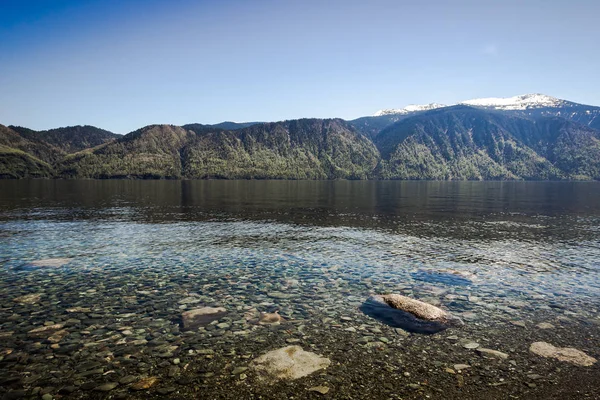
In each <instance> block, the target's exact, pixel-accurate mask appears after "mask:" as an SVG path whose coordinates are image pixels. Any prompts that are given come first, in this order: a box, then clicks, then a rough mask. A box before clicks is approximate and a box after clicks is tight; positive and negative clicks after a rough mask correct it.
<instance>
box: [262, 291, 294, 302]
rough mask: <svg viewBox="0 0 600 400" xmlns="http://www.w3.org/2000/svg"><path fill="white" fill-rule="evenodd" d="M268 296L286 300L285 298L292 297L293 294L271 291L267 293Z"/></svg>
mask: <svg viewBox="0 0 600 400" xmlns="http://www.w3.org/2000/svg"><path fill="white" fill-rule="evenodd" d="M267 296H269V297H272V298H274V299H279V300H285V299H289V298H290V297H292V295H291V294H288V293H282V292H269V293H267Z"/></svg>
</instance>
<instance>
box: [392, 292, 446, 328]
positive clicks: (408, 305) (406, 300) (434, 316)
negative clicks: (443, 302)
mask: <svg viewBox="0 0 600 400" xmlns="http://www.w3.org/2000/svg"><path fill="white" fill-rule="evenodd" d="M381 299H383V301H384V302H385V303H387V304H388V305H389V306H390V307H393V308H395V309H397V310H403V311H406V312H409V313H411V314H412V315H414V316H415V317H418V318H421V319H426V320H428V321H446V320H448V319H450V314H449V313H447V312H446V311H444V310H442V309H441V308H438V307H436V306H433V305H431V304H427V303H425V302H423V301H420V300H415V299H411V298H410V297H406V296H402V295H400V294H385V295H383V296H381Z"/></svg>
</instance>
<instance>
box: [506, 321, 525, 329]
mask: <svg viewBox="0 0 600 400" xmlns="http://www.w3.org/2000/svg"><path fill="white" fill-rule="evenodd" d="M510 323H511V324H513V325H514V326H518V327H521V328H527V325H526V324H525V321H510Z"/></svg>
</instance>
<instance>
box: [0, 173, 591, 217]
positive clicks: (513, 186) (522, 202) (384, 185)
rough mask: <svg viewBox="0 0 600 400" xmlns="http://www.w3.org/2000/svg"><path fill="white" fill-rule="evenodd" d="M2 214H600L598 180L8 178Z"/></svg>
mask: <svg viewBox="0 0 600 400" xmlns="http://www.w3.org/2000/svg"><path fill="white" fill-rule="evenodd" d="M50 210H52V212H49V211H50ZM0 211H2V218H21V217H25V216H26V217H28V218H51V219H61V218H65V219H78V218H81V219H88V218H123V219H127V220H137V221H151V222H167V221H180V220H188V221H193V220H206V219H210V218H214V217H234V218H250V219H255V220H256V219H266V220H277V221H280V222H284V223H304V224H315V225H345V226H370V227H389V226H394V225H397V224H398V223H400V222H402V221H438V220H446V221H452V220H457V221H465V220H467V221H468V220H486V219H491V220H503V219H515V220H524V219H529V218H536V217H558V218H577V217H581V218H589V217H591V218H594V217H597V216H599V215H600V184H598V183H596V182H411V181H130V180H123V181H94V180H81V181H60V180H57V181H50V180H30V181H27V180H20V181H4V182H0ZM65 211H68V212H67V213H65Z"/></svg>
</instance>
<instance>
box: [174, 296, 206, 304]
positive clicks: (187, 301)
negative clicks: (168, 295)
mask: <svg viewBox="0 0 600 400" xmlns="http://www.w3.org/2000/svg"><path fill="white" fill-rule="evenodd" d="M200 301H202V300H201V299H199V298H198V297H186V298H184V299H181V300H179V304H196V303H200Z"/></svg>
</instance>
